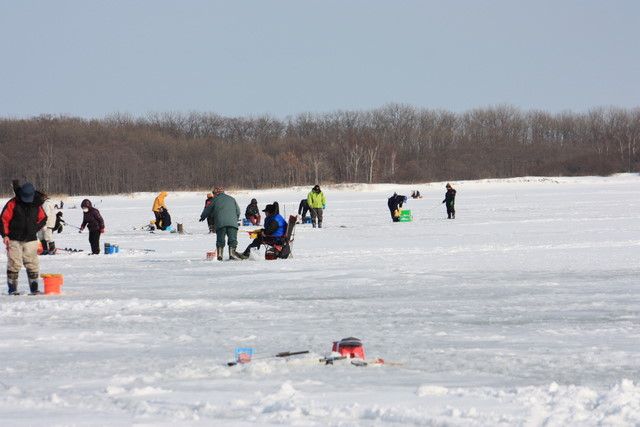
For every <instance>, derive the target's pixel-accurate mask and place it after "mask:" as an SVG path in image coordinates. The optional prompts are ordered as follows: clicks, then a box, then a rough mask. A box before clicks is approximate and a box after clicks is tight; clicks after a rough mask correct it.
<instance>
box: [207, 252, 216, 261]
mask: <svg viewBox="0 0 640 427" xmlns="http://www.w3.org/2000/svg"><path fill="white" fill-rule="evenodd" d="M216 255H217V252H216V251H209V252H207V261H213V260H214V259H216Z"/></svg>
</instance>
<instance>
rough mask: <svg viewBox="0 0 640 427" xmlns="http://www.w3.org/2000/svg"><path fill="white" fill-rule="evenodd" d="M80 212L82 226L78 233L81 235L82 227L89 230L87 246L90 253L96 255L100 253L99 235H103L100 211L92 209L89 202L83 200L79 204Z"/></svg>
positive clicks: (102, 221)
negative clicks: (89, 247)
mask: <svg viewBox="0 0 640 427" xmlns="http://www.w3.org/2000/svg"><path fill="white" fill-rule="evenodd" d="M80 207H81V208H82V212H84V215H83V217H82V224H81V225H80V231H79V233H82V231H83V230H84V227H87V228H88V229H89V244H90V245H91V253H92V254H94V255H98V254H99V253H100V235H101V234H102V233H104V220H103V219H102V215H100V211H99V210H98V209H96V208H94V207H93V205H92V204H91V200H89V199H84V200H83V201H82V203H80Z"/></svg>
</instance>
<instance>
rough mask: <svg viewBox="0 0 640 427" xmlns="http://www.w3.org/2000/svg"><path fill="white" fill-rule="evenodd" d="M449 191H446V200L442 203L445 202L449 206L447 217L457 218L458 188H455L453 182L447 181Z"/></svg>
mask: <svg viewBox="0 0 640 427" xmlns="http://www.w3.org/2000/svg"><path fill="white" fill-rule="evenodd" d="M446 188H447V192H446V193H444V200H443V201H442V203H445V204H446V205H445V206H446V207H447V218H448V219H455V218H456V206H455V205H456V190H454V189H453V187H452V186H451V184H449V183H447V186H446Z"/></svg>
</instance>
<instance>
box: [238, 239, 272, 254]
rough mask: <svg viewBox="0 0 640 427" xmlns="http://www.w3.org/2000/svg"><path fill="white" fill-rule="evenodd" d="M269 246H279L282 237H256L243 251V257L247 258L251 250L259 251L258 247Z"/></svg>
mask: <svg viewBox="0 0 640 427" xmlns="http://www.w3.org/2000/svg"><path fill="white" fill-rule="evenodd" d="M265 243H266V244H269V245H274V244H281V243H282V237H269V236H267V237H263V236H258V237H256V238H255V239H253V242H251V243H249V246H247V249H245V250H244V252H243V254H244V255H245V256H248V255H249V253H250V251H251V248H257V249H260V246H262V245H263V244H265Z"/></svg>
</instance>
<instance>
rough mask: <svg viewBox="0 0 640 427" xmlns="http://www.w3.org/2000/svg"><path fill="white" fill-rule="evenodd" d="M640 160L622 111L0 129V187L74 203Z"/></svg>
mask: <svg viewBox="0 0 640 427" xmlns="http://www.w3.org/2000/svg"><path fill="white" fill-rule="evenodd" d="M639 149H640V109H631V110H630V109H620V108H607V109H605V108H597V109H592V110H590V111H588V112H586V113H573V112H566V113H558V114H551V113H548V112H544V111H521V110H519V109H517V108H514V107H510V106H497V107H491V108H481V109H475V110H471V111H467V112H464V113H453V112H450V111H443V110H425V109H416V108H414V107H411V106H407V105H398V104H391V105H387V106H385V107H382V108H379V109H375V110H370V111H336V112H333V113H327V114H300V115H298V116H295V117H291V118H287V119H284V120H279V119H276V118H272V117H245V118H243V117H223V116H219V115H217V114H206V113H189V114H179V113H157V114H150V115H148V116H146V117H143V118H142V117H140V118H137V117H132V116H128V115H122V114H118V115H112V116H109V117H106V118H104V119H101V120H85V119H79V118H73V117H52V116H40V117H34V118H30V119H8V118H7V119H0V179H1V180H2V182H6V183H9V182H10V181H11V179H12V178H21V179H28V180H31V181H33V182H34V183H36V185H38V186H40V187H42V188H44V189H45V190H46V191H48V192H51V193H67V194H103V193H128V192H133V191H157V190H160V189H166V190H184V189H205V188H211V186H212V185H224V186H226V187H240V188H264V187H274V186H290V185H303V184H313V183H328V182H370V183H372V182H400V183H409V182H426V181H433V180H459V179H479V178H503V177H513V176H524V175H552V176H557V175H592V174H593V175H607V174H611V173H615V172H626V171H637V170H638V167H639V166H640V153H639ZM3 192H5V193H6V191H3Z"/></svg>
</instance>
